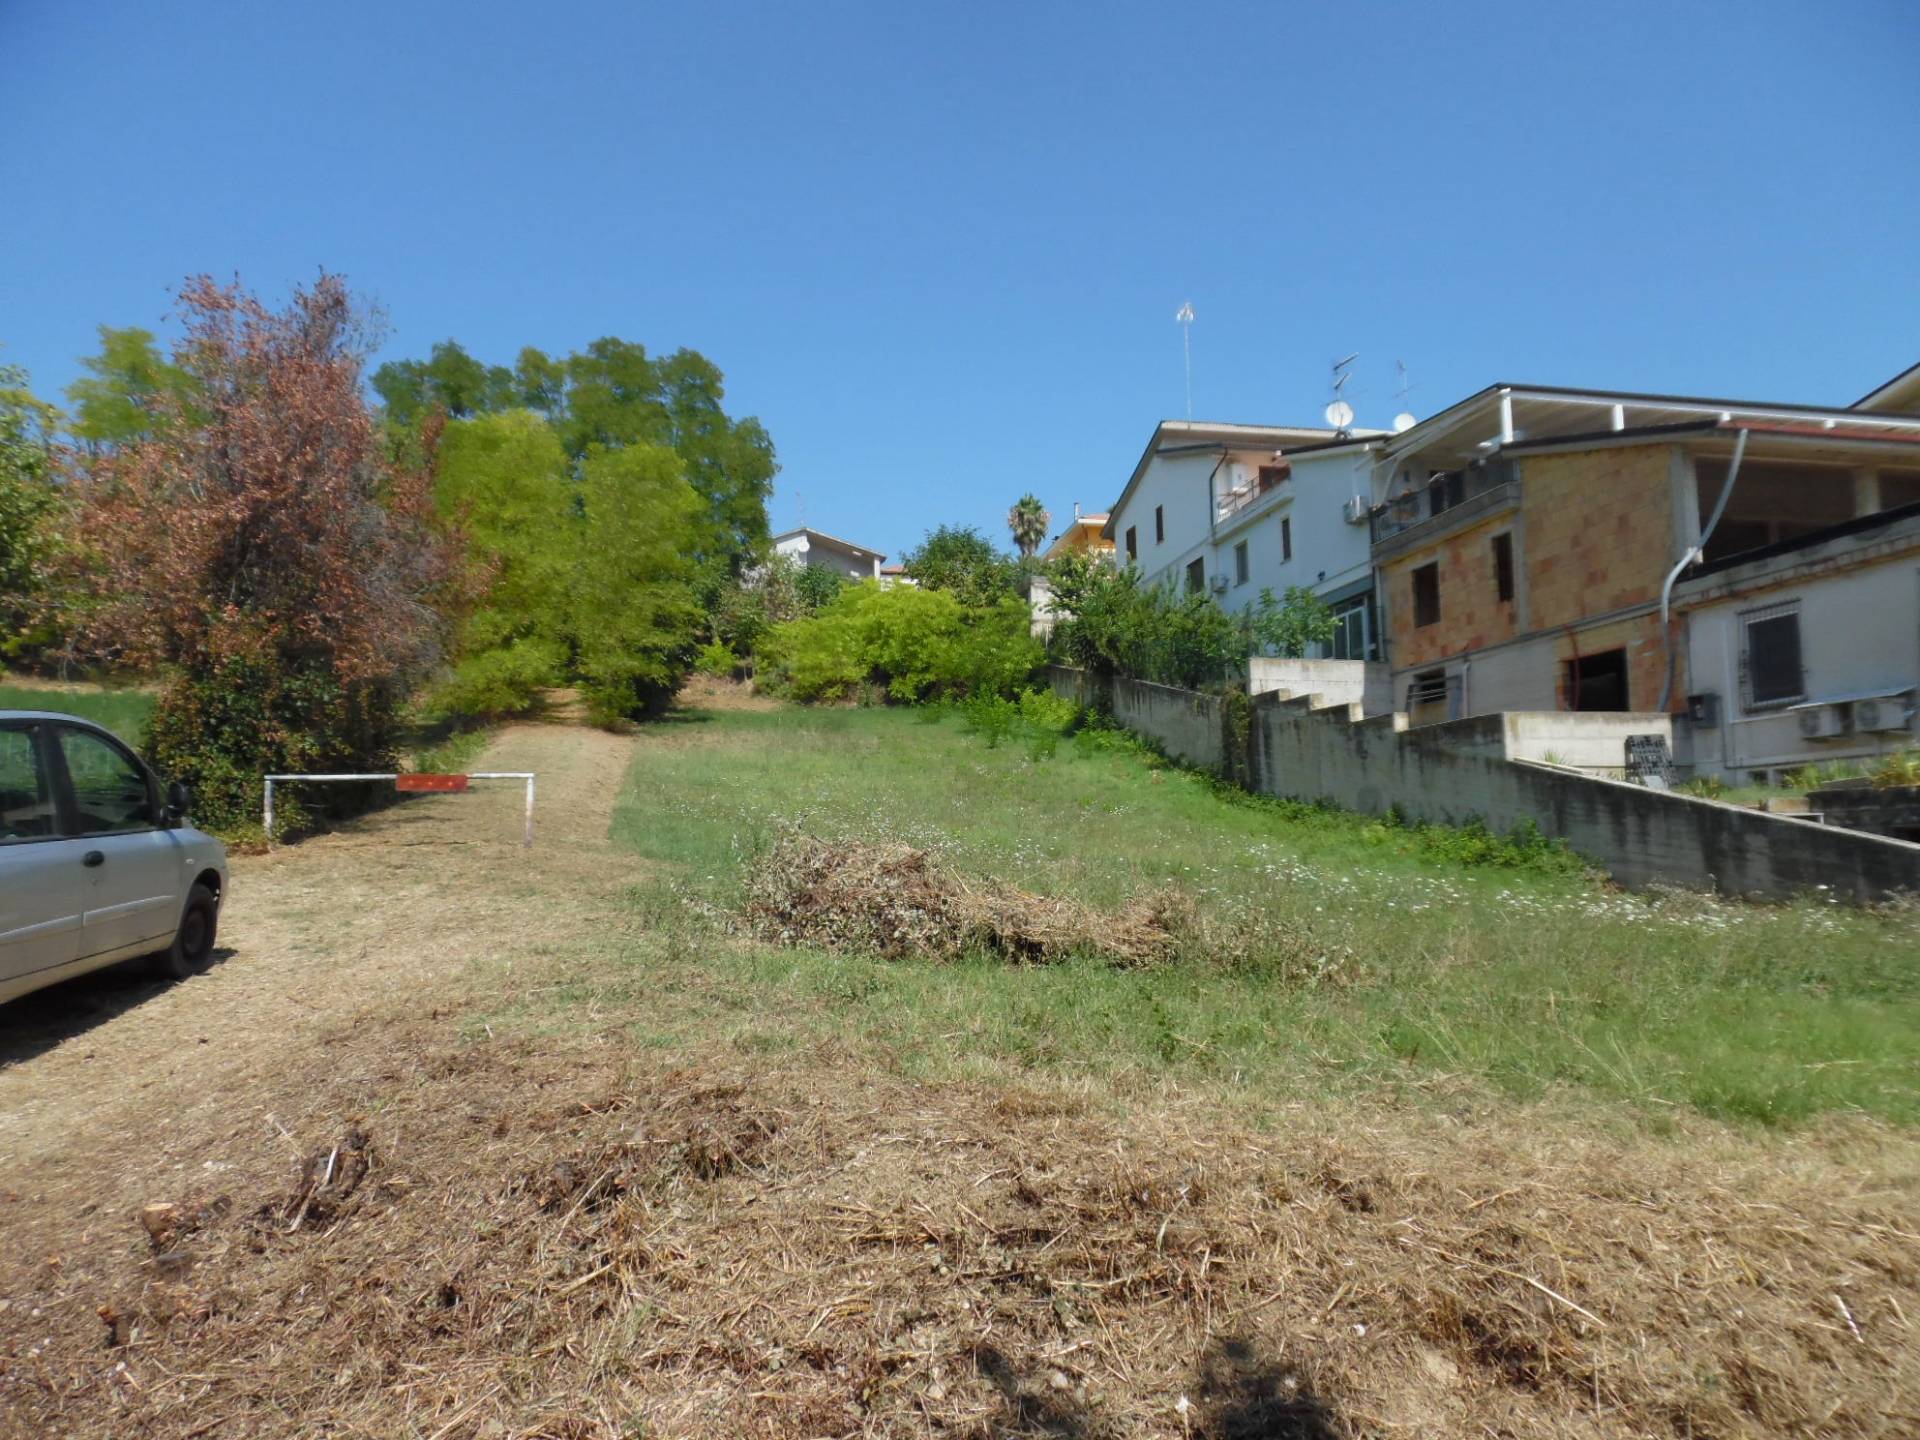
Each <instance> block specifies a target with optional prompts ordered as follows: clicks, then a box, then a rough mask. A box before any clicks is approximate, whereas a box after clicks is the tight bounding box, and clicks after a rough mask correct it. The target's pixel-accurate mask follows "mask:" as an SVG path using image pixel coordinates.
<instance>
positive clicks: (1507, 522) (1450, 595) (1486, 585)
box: [1383, 510, 1532, 668]
mask: <svg viewBox="0 0 1920 1440" xmlns="http://www.w3.org/2000/svg"><path fill="white" fill-rule="evenodd" d="M1514 520H1515V514H1514V512H1513V511H1511V510H1510V511H1507V512H1506V513H1505V514H1502V515H1499V516H1496V517H1494V518H1493V519H1490V520H1487V521H1485V522H1484V523H1482V524H1479V525H1475V526H1473V527H1472V528H1470V529H1467V530H1460V531H1456V532H1455V533H1453V534H1451V535H1447V536H1444V537H1442V538H1441V539H1440V540H1438V541H1437V542H1436V543H1434V544H1433V545H1430V546H1428V547H1426V548H1425V549H1423V550H1420V551H1417V552H1415V553H1414V554H1411V555H1408V556H1407V557H1405V558H1404V559H1400V560H1395V561H1393V562H1392V563H1391V564H1389V565H1387V566H1385V567H1383V568H1384V571H1385V579H1386V584H1387V587H1388V588H1387V595H1388V605H1389V608H1390V610H1391V612H1392V624H1393V663H1394V665H1395V667H1396V668H1398V667H1401V666H1416V665H1427V664H1432V663H1435V662H1437V661H1440V660H1443V659H1445V658H1446V657H1447V656H1449V655H1458V654H1459V653H1460V652H1461V651H1463V650H1478V649H1480V648H1481V647H1482V646H1486V645H1496V644H1498V643H1499V642H1500V641H1502V640H1511V639H1512V638H1513V637H1514V636H1515V635H1517V634H1518V633H1519V630H1518V621H1517V618H1516V616H1515V613H1514V611H1515V606H1514V603H1513V602H1512V601H1502V600H1499V599H1496V598H1495V597H1496V595H1497V594H1498V592H1497V591H1496V590H1495V588H1494V574H1493V537H1494V536H1495V535H1496V534H1498V533H1499V532H1500V531H1502V530H1505V529H1508V528H1510V527H1512V526H1513V524H1514ZM1528 523H1532V522H1531V520H1529V522H1528ZM1435 560H1438V561H1439V563H1440V619H1439V621H1438V623H1436V624H1433V625H1420V626H1416V625H1415V624H1414V623H1413V572H1414V571H1415V570H1417V569H1419V568H1420V567H1421V566H1422V565H1428V564H1431V563H1433V562H1434V561H1435ZM1525 563H1526V559H1525V557H1524V556H1523V555H1522V554H1521V545H1520V536H1519V535H1518V534H1516V535H1515V536H1514V542H1513V564H1514V570H1515V572H1516V579H1517V578H1518V571H1519V569H1520V567H1521V566H1522V565H1524V564H1525Z"/></svg>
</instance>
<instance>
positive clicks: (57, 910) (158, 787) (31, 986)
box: [0, 710, 227, 1002]
mask: <svg viewBox="0 0 1920 1440" xmlns="http://www.w3.org/2000/svg"><path fill="white" fill-rule="evenodd" d="M191 802H192V797H191V796H190V795H189V794H188V793H187V789H186V787H185V786H183V785H180V784H174V785H171V786H163V785H162V784H161V783H160V780H159V778H158V777H157V776H155V775H154V773H153V771H152V770H150V769H149V768H148V767H147V765H146V763H145V762H144V761H143V760H141V759H140V757H139V756H137V755H136V754H134V753H133V751H131V750H129V749H128V748H127V747H126V746H125V745H124V744H122V743H121V742H120V741H119V740H118V739H117V738H115V737H114V736H113V735H112V734H110V733H109V732H107V731H106V730H103V729H101V728H100V727H99V726H98V725H95V724H93V723H91V722H90V721H86V720H81V719H78V718H76V717H74V716H72V715H52V714H43V713H40V712H36V711H25V710H0V1002H4V1001H7V1000H11V999H13V998H14V997H15V996H17V995H24V994H26V993H27V992H28V991H30V990H38V989H39V988H40V987H41V986H43V985H52V984H54V983H56V982H58V981H61V980H66V979H70V978H71V977H73V976H75V975H83V974H85V973H86V972H87V971H89V970H98V969H100V968H101V967H102V966H105V965H112V964H115V963H117V962H119V961H121V960H131V959H134V958H135V957H138V956H143V955H144V956H152V957H153V959H154V963H155V965H156V967H157V968H158V969H159V971H160V972H161V973H162V974H165V975H169V976H173V977H176V978H180V977H184V976H187V975H191V974H192V973H194V972H195V971H196V970H199V969H201V968H202V967H204V966H205V965H206V964H207V962H208V961H209V960H210V959H212V957H213V940H214V934H215V932H216V931H217V929H218V928H219V922H220V901H221V897H223V896H224V895H225V894H226V893H227V852H226V848H225V847H224V846H222V845H221V843H220V842H219V841H218V840H215V839H214V838H213V837H212V836H211V835H206V834H202V833H201V832H200V831H198V830H195V829H194V828H193V827H192V826H190V825H188V824H187V822H186V813H187V807H188V805H189V804H191Z"/></svg>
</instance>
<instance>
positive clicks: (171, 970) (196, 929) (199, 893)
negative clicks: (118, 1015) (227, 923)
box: [153, 885, 220, 980]
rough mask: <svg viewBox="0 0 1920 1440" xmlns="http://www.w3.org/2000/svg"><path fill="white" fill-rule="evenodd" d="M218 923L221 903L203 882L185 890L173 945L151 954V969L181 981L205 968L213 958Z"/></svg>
mask: <svg viewBox="0 0 1920 1440" xmlns="http://www.w3.org/2000/svg"><path fill="white" fill-rule="evenodd" d="M219 925H220V902H219V901H218V900H216V899H214V896H213V892H212V891H211V890H209V889H208V888H207V887H206V886H204V885H196V886H194V887H193V889H191V890H189V891H188V892H187V908H186V909H185V910H184V911H182V912H181V915H180V928H179V930H178V931H176V932H175V933H174V937H173V944H172V945H171V946H170V947H168V948H167V949H165V950H162V951H161V952H160V953H159V954H158V955H156V956H154V957H153V964H154V969H155V970H157V971H158V972H159V973H160V974H161V975H163V976H165V977H166V978H167V979H169V980H184V979H186V978H187V976H189V975H197V974H199V973H200V972H201V971H202V970H204V969H206V968H207V962H208V961H210V960H212V959H213V937H214V934H215V932H216V931H217V930H218V929H219Z"/></svg>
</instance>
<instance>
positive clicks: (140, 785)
mask: <svg viewBox="0 0 1920 1440" xmlns="http://www.w3.org/2000/svg"><path fill="white" fill-rule="evenodd" d="M59 734H60V754H61V755H62V757H64V758H65V760H66V762H67V778H68V779H69V780H71V781H72V782H73V804H74V817H73V818H74V830H73V833H74V834H76V835H97V834H100V833H102V832H105V831H113V830H150V829H152V828H153V808H152V806H151V805H150V804H149V803H148V796H147V777H146V773H145V772H144V771H142V770H141V769H140V767H139V766H138V765H135V764H134V763H133V760H132V759H131V757H129V756H128V755H127V754H126V753H125V752H124V751H122V750H121V749H120V748H119V747H118V746H117V745H114V744H112V743H111V742H110V741H107V740H104V739H102V738H101V737H100V736H98V735H94V734H90V733H89V732H87V731H85V730H66V729H62V730H61V731H60V732H59Z"/></svg>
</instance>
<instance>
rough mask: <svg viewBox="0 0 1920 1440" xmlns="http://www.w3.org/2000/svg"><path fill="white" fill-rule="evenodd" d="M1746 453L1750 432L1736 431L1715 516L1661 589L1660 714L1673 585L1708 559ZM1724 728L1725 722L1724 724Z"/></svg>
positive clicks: (1669, 678)
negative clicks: (1663, 646) (1662, 662)
mask: <svg viewBox="0 0 1920 1440" xmlns="http://www.w3.org/2000/svg"><path fill="white" fill-rule="evenodd" d="M1746 453H1747V432H1746V431H1745V430H1736V431H1735V432H1734V440H1733V463H1732V464H1731V465H1729V466H1728V467H1727V483H1726V484H1724V485H1722V486H1721V487H1720V498H1719V500H1717V501H1715V502H1714V506H1713V514H1712V515H1710V516H1708V517H1707V524H1706V528H1705V529H1704V530H1702V531H1701V532H1700V543H1699V544H1698V545H1695V546H1693V547H1692V548H1691V549H1689V550H1688V551H1687V553H1686V554H1684V555H1682V556H1681V557H1680V561H1679V563H1678V564H1677V565H1675V566H1674V567H1673V569H1671V570H1669V571H1668V572H1667V579H1666V583H1665V584H1663V585H1662V586H1661V587H1660V638H1661V639H1662V640H1663V641H1665V642H1666V647H1667V675H1666V679H1664V680H1663V681H1661V683H1660V706H1659V709H1660V713H1661V714H1663V715H1664V714H1666V713H1667V705H1668V704H1669V702H1671V701H1672V699H1673V627H1672V625H1671V623H1670V622H1669V618H1668V617H1669V616H1670V614H1671V613H1672V608H1673V582H1674V581H1676V580H1678V579H1679V578H1680V572H1681V571H1682V570H1684V569H1686V568H1687V567H1688V566H1689V565H1692V564H1694V563H1695V562H1696V561H1700V560H1704V559H1706V558H1707V541H1709V540H1711V539H1712V538H1713V527H1714V526H1716V525H1718V524H1719V523H1720V517H1721V516H1722V515H1723V514H1725V513H1726V509H1727V501H1728V500H1730V499H1732V498H1733V482H1734V481H1735V480H1736V479H1738V478H1739V476H1740V457H1741V456H1743V455H1745V454H1746ZM1722 723H1723V724H1724V723H1725V721H1724V718H1723V720H1722Z"/></svg>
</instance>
